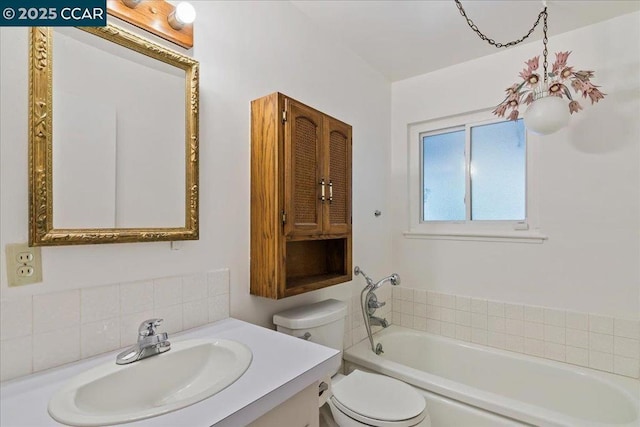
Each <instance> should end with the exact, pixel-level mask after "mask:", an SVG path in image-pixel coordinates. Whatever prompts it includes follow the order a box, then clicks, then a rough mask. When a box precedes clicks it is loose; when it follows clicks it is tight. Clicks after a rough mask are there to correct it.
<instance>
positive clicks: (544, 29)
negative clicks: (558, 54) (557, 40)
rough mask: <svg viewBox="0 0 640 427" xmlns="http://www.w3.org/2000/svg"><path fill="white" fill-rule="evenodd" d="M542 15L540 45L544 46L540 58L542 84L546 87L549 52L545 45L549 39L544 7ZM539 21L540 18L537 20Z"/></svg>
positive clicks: (546, 15)
mask: <svg viewBox="0 0 640 427" xmlns="http://www.w3.org/2000/svg"><path fill="white" fill-rule="evenodd" d="M543 13H544V23H543V25H542V44H543V45H544V50H543V51H542V57H543V58H544V62H543V63H542V65H543V67H544V83H545V86H546V83H547V76H548V73H547V67H548V63H547V56H548V55H549V51H548V50H547V43H548V42H549V38H548V37H547V17H548V14H547V8H546V7H545V8H544V10H543ZM538 19H540V18H538Z"/></svg>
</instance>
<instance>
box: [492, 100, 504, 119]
mask: <svg viewBox="0 0 640 427" xmlns="http://www.w3.org/2000/svg"><path fill="white" fill-rule="evenodd" d="M506 112H507V104H506V103H502V104H500V105H498V106H497V107H496V109H495V110H493V114H495V115H496V116H499V117H504V113H506Z"/></svg>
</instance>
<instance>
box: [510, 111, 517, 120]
mask: <svg viewBox="0 0 640 427" xmlns="http://www.w3.org/2000/svg"><path fill="white" fill-rule="evenodd" d="M509 120H518V110H517V109H516V110H513V111H512V112H511V114H509Z"/></svg>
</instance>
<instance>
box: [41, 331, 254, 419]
mask: <svg viewBox="0 0 640 427" xmlns="http://www.w3.org/2000/svg"><path fill="white" fill-rule="evenodd" d="M251 359H252V353H251V350H250V349H249V348H248V347H247V346H245V345H244V344H240V343H238V342H236V341H229V340H222V339H220V340H189V341H182V342H177V343H175V344H172V348H171V350H170V351H168V352H166V353H162V354H159V355H156V356H152V357H149V358H147V359H143V360H140V361H138V362H134V363H131V364H129V365H116V361H115V358H114V360H113V362H112V363H107V364H104V365H101V366H98V367H96V368H93V369H90V370H88V371H86V372H83V373H82V374H80V375H78V376H76V377H74V378H73V379H71V381H69V383H67V384H66V385H65V386H64V387H62V388H61V389H60V390H58V391H57V392H56V393H55V394H54V395H53V397H52V398H51V400H50V401H49V414H50V415H51V416H52V417H53V418H54V419H55V420H56V421H59V422H61V423H63V424H67V425H73V426H103V425H111V424H119V423H125V422H131V421H136V420H141V419H144V418H149V417H154V416H157V415H161V414H165V413H167V412H171V411H175V410H176V409H180V408H184V407H185V406H189V405H192V404H194V403H196V402H199V401H201V400H204V399H206V398H207V397H210V396H212V395H214V394H216V393H218V392H219V391H221V390H222V389H224V388H225V387H227V386H229V385H230V384H232V383H233V382H234V381H235V380H237V379H238V378H240V377H241V376H242V374H244V372H245V371H246V370H247V368H248V367H249V365H250V364H251Z"/></svg>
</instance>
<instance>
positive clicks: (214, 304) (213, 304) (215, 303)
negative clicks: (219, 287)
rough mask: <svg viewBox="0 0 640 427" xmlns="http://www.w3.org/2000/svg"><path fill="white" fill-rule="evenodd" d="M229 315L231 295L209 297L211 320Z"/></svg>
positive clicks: (215, 320)
mask: <svg viewBox="0 0 640 427" xmlns="http://www.w3.org/2000/svg"><path fill="white" fill-rule="evenodd" d="M227 317H229V295H228V294H225V295H216V296H213V297H209V322H217V321H218V320H222V319H226V318H227ZM363 327H364V325H363Z"/></svg>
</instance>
